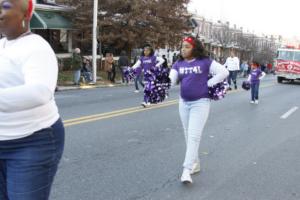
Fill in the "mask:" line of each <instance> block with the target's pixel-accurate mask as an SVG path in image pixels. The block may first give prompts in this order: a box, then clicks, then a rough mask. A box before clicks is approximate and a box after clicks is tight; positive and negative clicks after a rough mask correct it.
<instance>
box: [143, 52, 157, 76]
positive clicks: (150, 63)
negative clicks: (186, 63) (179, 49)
mask: <svg viewBox="0 0 300 200" xmlns="http://www.w3.org/2000/svg"><path fill="white" fill-rule="evenodd" d="M140 61H141V68H142V69H143V70H144V73H146V71H147V70H150V69H151V68H152V67H155V65H156V62H157V61H156V56H149V57H148V56H142V57H141V58H140Z"/></svg>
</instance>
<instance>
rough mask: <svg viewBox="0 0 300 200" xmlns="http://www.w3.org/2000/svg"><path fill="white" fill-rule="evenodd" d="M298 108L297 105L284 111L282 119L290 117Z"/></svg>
mask: <svg viewBox="0 0 300 200" xmlns="http://www.w3.org/2000/svg"><path fill="white" fill-rule="evenodd" d="M296 110H298V107H297V106H295V107H293V108H291V109H290V110H289V111H287V112H286V113H284V114H283V115H281V117H280V118H281V119H286V118H288V117H289V116H290V115H291V114H293V113H294V112H295V111H296Z"/></svg>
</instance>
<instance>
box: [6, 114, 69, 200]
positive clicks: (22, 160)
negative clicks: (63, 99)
mask: <svg viewBox="0 0 300 200" xmlns="http://www.w3.org/2000/svg"><path fill="white" fill-rule="evenodd" d="M63 148H64V127H63V124H62V121H61V120H60V119H59V120H58V121H57V122H56V123H54V124H53V125H52V126H51V127H49V128H45V129H42V130H40V131H37V132H35V133H33V134H32V135H30V136H28V137H25V138H21V139H16V140H8V141H0V199H1V200H47V199H48V198H49V194H50V189H51V185H52V182H53V179H54V176H55V173H56V171H57V166H58V163H59V161H60V158H61V156H62V152H63Z"/></svg>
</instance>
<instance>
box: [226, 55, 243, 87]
mask: <svg viewBox="0 0 300 200" xmlns="http://www.w3.org/2000/svg"><path fill="white" fill-rule="evenodd" d="M224 66H225V67H226V68H227V70H228V71H229V76H228V84H229V88H228V90H231V81H233V84H234V89H237V84H236V78H237V73H238V72H239V70H240V60H239V59H238V57H236V56H235V54H234V52H233V51H231V53H230V57H228V58H227V59H226V62H225V64H224Z"/></svg>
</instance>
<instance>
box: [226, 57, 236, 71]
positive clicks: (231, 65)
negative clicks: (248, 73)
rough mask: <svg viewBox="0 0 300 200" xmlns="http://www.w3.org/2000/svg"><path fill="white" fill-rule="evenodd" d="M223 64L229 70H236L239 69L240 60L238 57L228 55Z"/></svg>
mask: <svg viewBox="0 0 300 200" xmlns="http://www.w3.org/2000/svg"><path fill="white" fill-rule="evenodd" d="M224 66H225V67H226V68H227V69H228V70H229V71H238V70H240V60H239V59H238V57H228V58H227V59H226V62H225V64H224Z"/></svg>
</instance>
